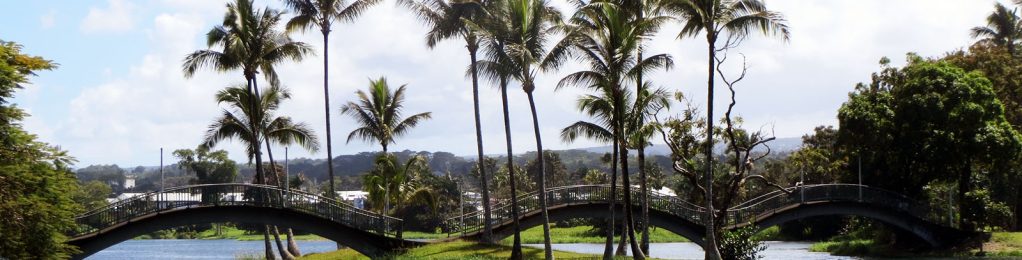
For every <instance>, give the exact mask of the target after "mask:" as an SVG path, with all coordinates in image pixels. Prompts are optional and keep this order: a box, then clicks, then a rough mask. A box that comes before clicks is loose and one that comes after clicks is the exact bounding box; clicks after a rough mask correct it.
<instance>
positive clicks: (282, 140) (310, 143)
mask: <svg viewBox="0 0 1022 260" xmlns="http://www.w3.org/2000/svg"><path fill="white" fill-rule="evenodd" d="M290 98H291V93H290V91H288V90H287V89H286V88H283V87H272V86H271V88H270V89H269V90H267V91H264V92H263V93H262V96H261V98H260V107H261V110H262V111H263V113H265V116H263V119H264V122H262V125H264V126H263V127H262V129H263V130H262V131H260V132H261V133H264V134H263V141H264V142H265V143H266V155H267V157H269V159H270V166H271V167H270V169H272V170H273V174H274V177H275V178H274V179H275V180H277V183H276V184H277V186H280V187H281V188H285V186H286V185H284V183H285V182H286V181H288V180H287V176H282V175H281V172H280V171H279V170H278V166H277V165H276V161H275V160H273V149H272V148H271V147H270V144H273V143H275V144H279V145H283V146H287V145H291V144H297V145H299V146H300V147H302V148H305V150H307V151H309V152H317V151H318V150H319V140H318V139H317V138H316V136H315V133H314V132H313V131H312V128H310V127H309V126H308V125H307V124H305V123H301V122H294V121H293V120H292V119H291V118H290V117H275V116H274V115H273V113H272V112H273V111H276V110H277V108H279V107H280V103H281V102H282V101H284V100H287V99H290ZM273 233H274V237H278V236H279V235H278V234H277V227H273ZM278 240H279V239H278ZM281 251H282V250H281ZM287 252H288V253H290V254H291V255H294V256H300V255H301V251H299V249H298V243H297V242H295V240H294V232H293V231H292V230H291V228H287ZM285 258H286V257H285Z"/></svg>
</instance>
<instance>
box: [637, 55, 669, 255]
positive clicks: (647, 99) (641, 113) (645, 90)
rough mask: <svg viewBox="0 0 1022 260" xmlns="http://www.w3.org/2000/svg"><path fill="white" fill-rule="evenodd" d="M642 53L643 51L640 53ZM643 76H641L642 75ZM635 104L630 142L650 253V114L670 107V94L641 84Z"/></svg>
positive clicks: (645, 242)
mask: <svg viewBox="0 0 1022 260" xmlns="http://www.w3.org/2000/svg"><path fill="white" fill-rule="evenodd" d="M640 54H641V53H640ZM640 77H641V76H640ZM637 92H638V94H636V98H635V104H634V105H633V106H632V111H630V112H631V113H630V114H629V115H630V117H629V118H628V119H627V120H628V121H627V122H626V123H627V124H628V129H629V130H628V131H629V136H628V137H627V138H628V143H629V146H630V147H631V148H632V149H635V150H636V157H637V158H636V159H637V161H638V163H639V178H640V180H641V181H640V182H639V190H642V198H639V199H640V200H641V201H642V227H641V228H642V238H641V239H642V242H641V243H640V248H641V249H642V252H645V253H649V194H650V191H649V186H648V180H649V176H647V175H648V174H647V172H646V147H647V146H650V145H652V144H651V143H650V142H649V139H650V138H652V137H653V134H654V133H655V130H656V127H655V125H653V124H650V123H649V122H648V121H649V118H648V116H650V115H652V114H655V113H656V111H657V110H659V109H662V108H669V106H670V95H669V94H668V93H667V91H666V90H664V89H656V90H650V87H649V84H648V83H646V84H640V85H639V87H638V89H637Z"/></svg>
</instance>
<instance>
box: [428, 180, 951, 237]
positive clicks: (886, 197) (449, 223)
mask: <svg viewBox="0 0 1022 260" xmlns="http://www.w3.org/2000/svg"><path fill="white" fill-rule="evenodd" d="M623 190H624V189H623V188H622V187H618V197H617V199H618V203H622V202H623ZM609 191H610V186H609V185H579V186H564V187H554V188H550V189H547V192H546V196H547V205H548V206H549V207H556V206H560V205H573V204H594V203H600V204H605V203H607V201H608V197H609V196H610V193H609ZM631 192H632V204H633V205H634V206H640V205H641V201H640V198H641V196H640V195H641V193H642V191H640V190H639V189H638V188H637V187H633V188H632V189H631ZM538 194H539V193H538V192H535V191H534V192H530V193H528V194H525V195H520V196H518V207H519V209H518V212H519V216H520V217H521V216H524V215H525V214H526V213H529V212H533V211H538V210H539V207H540V205H539V196H538ZM824 201H853V202H859V203H865V204H871V205H875V206H878V207H883V208H887V209H892V210H896V211H901V212H906V213H909V214H911V215H912V216H915V217H918V218H920V219H923V220H927V221H931V222H933V223H935V224H938V225H939V224H941V223H947V219H946V218H947V216H946V212H942V211H940V210H935V209H933V208H930V207H928V206H927V205H926V204H924V203H919V202H917V201H915V200H913V199H911V198H908V197H906V196H904V195H901V194H898V193H894V192H891V191H887V190H883V189H878V188H872V187H869V186H864V185H855V184H820V185H806V186H798V187H790V188H786V189H785V191H780V190H775V191H772V192H768V193H766V194H763V195H760V196H758V197H755V198H752V199H750V200H747V201H745V202H742V203H739V204H738V205H736V206H734V207H731V208H730V209H728V210H727V214H728V217H727V220H728V221H727V222H728V223H727V224H730V225H734V224H744V223H749V222H751V221H757V220H759V218H760V217H763V216H766V215H767V214H772V213H776V212H778V211H780V210H784V209H786V208H789V207H791V206H796V205H799V204H803V203H812V202H824ZM649 207H650V210H656V211H661V212H665V213H668V214H671V215H674V216H678V217H681V218H683V219H686V220H689V221H691V222H692V223H695V224H705V217H706V215H705V210H704V209H705V208H703V207H700V206H698V205H696V204H693V203H691V202H688V201H686V200H683V199H680V198H678V197H676V196H670V195H665V194H660V193H656V192H651V193H650V196H649ZM490 214H491V225H492V226H496V225H500V224H503V223H506V222H508V221H511V205H510V202H509V201H506V200H505V201H501V202H500V203H496V204H494V205H493V206H492V208H491V213H490ZM483 221H484V220H483V211H481V210H480V211H474V212H469V213H465V214H463V215H459V216H455V217H451V218H448V219H447V220H446V221H445V222H444V227H445V231H446V232H447V233H448V235H449V236H457V234H458V233H460V235H461V236H464V235H467V234H473V233H475V232H479V231H480V230H481V229H482V228H483Z"/></svg>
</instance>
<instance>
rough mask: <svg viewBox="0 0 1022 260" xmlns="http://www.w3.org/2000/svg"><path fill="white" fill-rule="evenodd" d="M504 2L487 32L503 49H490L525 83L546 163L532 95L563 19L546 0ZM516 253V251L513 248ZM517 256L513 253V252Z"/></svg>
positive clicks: (547, 248)
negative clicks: (549, 44) (549, 41)
mask: <svg viewBox="0 0 1022 260" xmlns="http://www.w3.org/2000/svg"><path fill="white" fill-rule="evenodd" d="M504 1H506V2H505V3H501V4H497V5H495V6H497V8H494V9H495V10H493V11H494V12H491V13H490V14H491V15H494V16H499V17H500V18H498V19H494V20H495V21H503V24H499V23H492V24H491V25H497V26H495V27H493V28H489V29H493V30H494V31H493V32H488V33H487V34H488V35H490V36H491V37H490V38H500V39H503V41H502V42H503V44H502V46H501V47H503V48H501V49H490V50H488V51H489V52H490V53H489V55H490V56H491V57H490V58H491V59H494V60H496V61H498V63H495V64H494V65H498V66H500V67H503V68H502V69H496V71H504V72H511V75H510V76H511V78H513V79H514V80H516V81H518V82H519V83H521V84H522V90H523V91H525V95H526V97H527V98H528V100H529V108H530V111H531V112H532V121H533V131H534V133H535V136H536V149H537V152H536V154H537V162H538V163H539V165H545V163H544V161H543V141H542V137H541V135H540V132H539V118H538V116H537V114H536V102H535V99H534V98H533V91H534V90H535V89H536V86H535V76H536V75H535V74H536V73H537V71H536V69H537V68H538V67H539V66H538V65H540V63H541V61H542V59H543V56H544V55H545V49H546V46H545V43H546V39H547V38H548V37H550V36H551V35H552V30H551V28H552V27H553V25H554V24H555V23H559V22H560V20H561V15H560V13H559V12H558V11H557V10H555V9H553V8H552V7H550V6H549V5H548V4H547V2H546V1H545V0H504ZM494 32H500V33H506V35H504V36H497V37H493V36H494V35H495V34H494ZM539 176H540V177H539V179H540V180H541V181H540V182H539V190H540V192H539V194H545V191H546V183H545V182H546V171H545V169H543V167H540V171H539ZM539 203H540V208H541V210H540V211H541V212H542V218H543V220H542V223H543V244H544V252H545V257H546V259H552V258H553V250H552V248H551V245H550V224H549V215H548V214H547V209H546V207H547V205H546V196H545V195H544V196H539ZM512 254H514V252H512ZM512 257H514V255H513V256H512Z"/></svg>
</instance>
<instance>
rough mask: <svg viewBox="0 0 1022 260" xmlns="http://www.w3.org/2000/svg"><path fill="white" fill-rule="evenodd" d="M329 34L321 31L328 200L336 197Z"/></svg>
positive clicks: (328, 30)
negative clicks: (331, 129) (331, 130)
mask: <svg viewBox="0 0 1022 260" xmlns="http://www.w3.org/2000/svg"><path fill="white" fill-rule="evenodd" d="M329 34H330V29H329V28H325V29H323V108H324V109H323V110H324V111H323V112H324V115H325V116H324V117H325V118H326V172H327V176H328V177H330V195H327V196H328V197H330V198H333V197H336V196H337V192H335V191H334V152H333V145H332V144H333V143H331V141H332V140H331V138H330V136H331V134H330V88H328V87H327V86H328V82H329V80H328V79H329V74H330V73H329V66H330V65H329V64H328V63H327V61H328V60H329V59H328V57H329V56H330V51H329V49H330V44H328V42H329V41H328V39H327V36H328V35H329Z"/></svg>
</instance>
